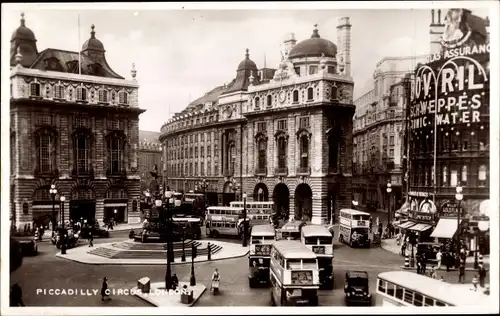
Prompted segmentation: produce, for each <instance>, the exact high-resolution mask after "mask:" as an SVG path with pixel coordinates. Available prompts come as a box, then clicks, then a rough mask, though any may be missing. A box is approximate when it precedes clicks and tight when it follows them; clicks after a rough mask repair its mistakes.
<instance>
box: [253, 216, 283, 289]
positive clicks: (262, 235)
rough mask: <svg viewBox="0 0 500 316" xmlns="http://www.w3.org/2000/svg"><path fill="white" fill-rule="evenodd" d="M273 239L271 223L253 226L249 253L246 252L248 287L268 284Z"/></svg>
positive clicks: (273, 232) (274, 236)
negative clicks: (248, 269)
mask: <svg viewBox="0 0 500 316" xmlns="http://www.w3.org/2000/svg"><path fill="white" fill-rule="evenodd" d="M275 241H276V231H275V230H274V227H273V226H272V225H270V224H267V225H255V226H253V228H252V233H251V235H250V253H249V254H248V264H249V268H250V274H249V275H248V283H249V285H250V287H256V286H257V285H259V284H263V283H264V284H268V282H269V265H270V261H271V246H272V244H273V243H274V242H275Z"/></svg>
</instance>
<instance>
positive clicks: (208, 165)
mask: <svg viewBox="0 0 500 316" xmlns="http://www.w3.org/2000/svg"><path fill="white" fill-rule="evenodd" d="M211 175H212V170H211V164H210V161H209V162H207V176H211Z"/></svg>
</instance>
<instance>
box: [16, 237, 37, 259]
mask: <svg viewBox="0 0 500 316" xmlns="http://www.w3.org/2000/svg"><path fill="white" fill-rule="evenodd" d="M14 239H15V240H16V241H17V242H18V243H19V245H20V246H21V252H22V254H23V256H36V255H37V254H38V245H37V241H36V238H35V237H34V236H26V237H15V238H14Z"/></svg>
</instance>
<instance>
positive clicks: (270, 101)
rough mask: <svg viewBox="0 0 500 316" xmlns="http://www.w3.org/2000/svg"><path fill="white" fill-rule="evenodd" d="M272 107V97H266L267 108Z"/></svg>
mask: <svg viewBox="0 0 500 316" xmlns="http://www.w3.org/2000/svg"><path fill="white" fill-rule="evenodd" d="M272 105H273V97H272V96H271V95H268V96H267V106H272Z"/></svg>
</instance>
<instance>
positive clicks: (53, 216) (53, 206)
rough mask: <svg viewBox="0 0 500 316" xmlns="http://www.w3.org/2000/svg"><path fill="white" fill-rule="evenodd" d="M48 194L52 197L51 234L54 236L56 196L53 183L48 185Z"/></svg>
mask: <svg viewBox="0 0 500 316" xmlns="http://www.w3.org/2000/svg"><path fill="white" fill-rule="evenodd" d="M49 194H50V196H51V197H52V236H54V232H55V230H56V223H57V221H56V196H57V189H56V185H55V184H51V185H50V189H49Z"/></svg>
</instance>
